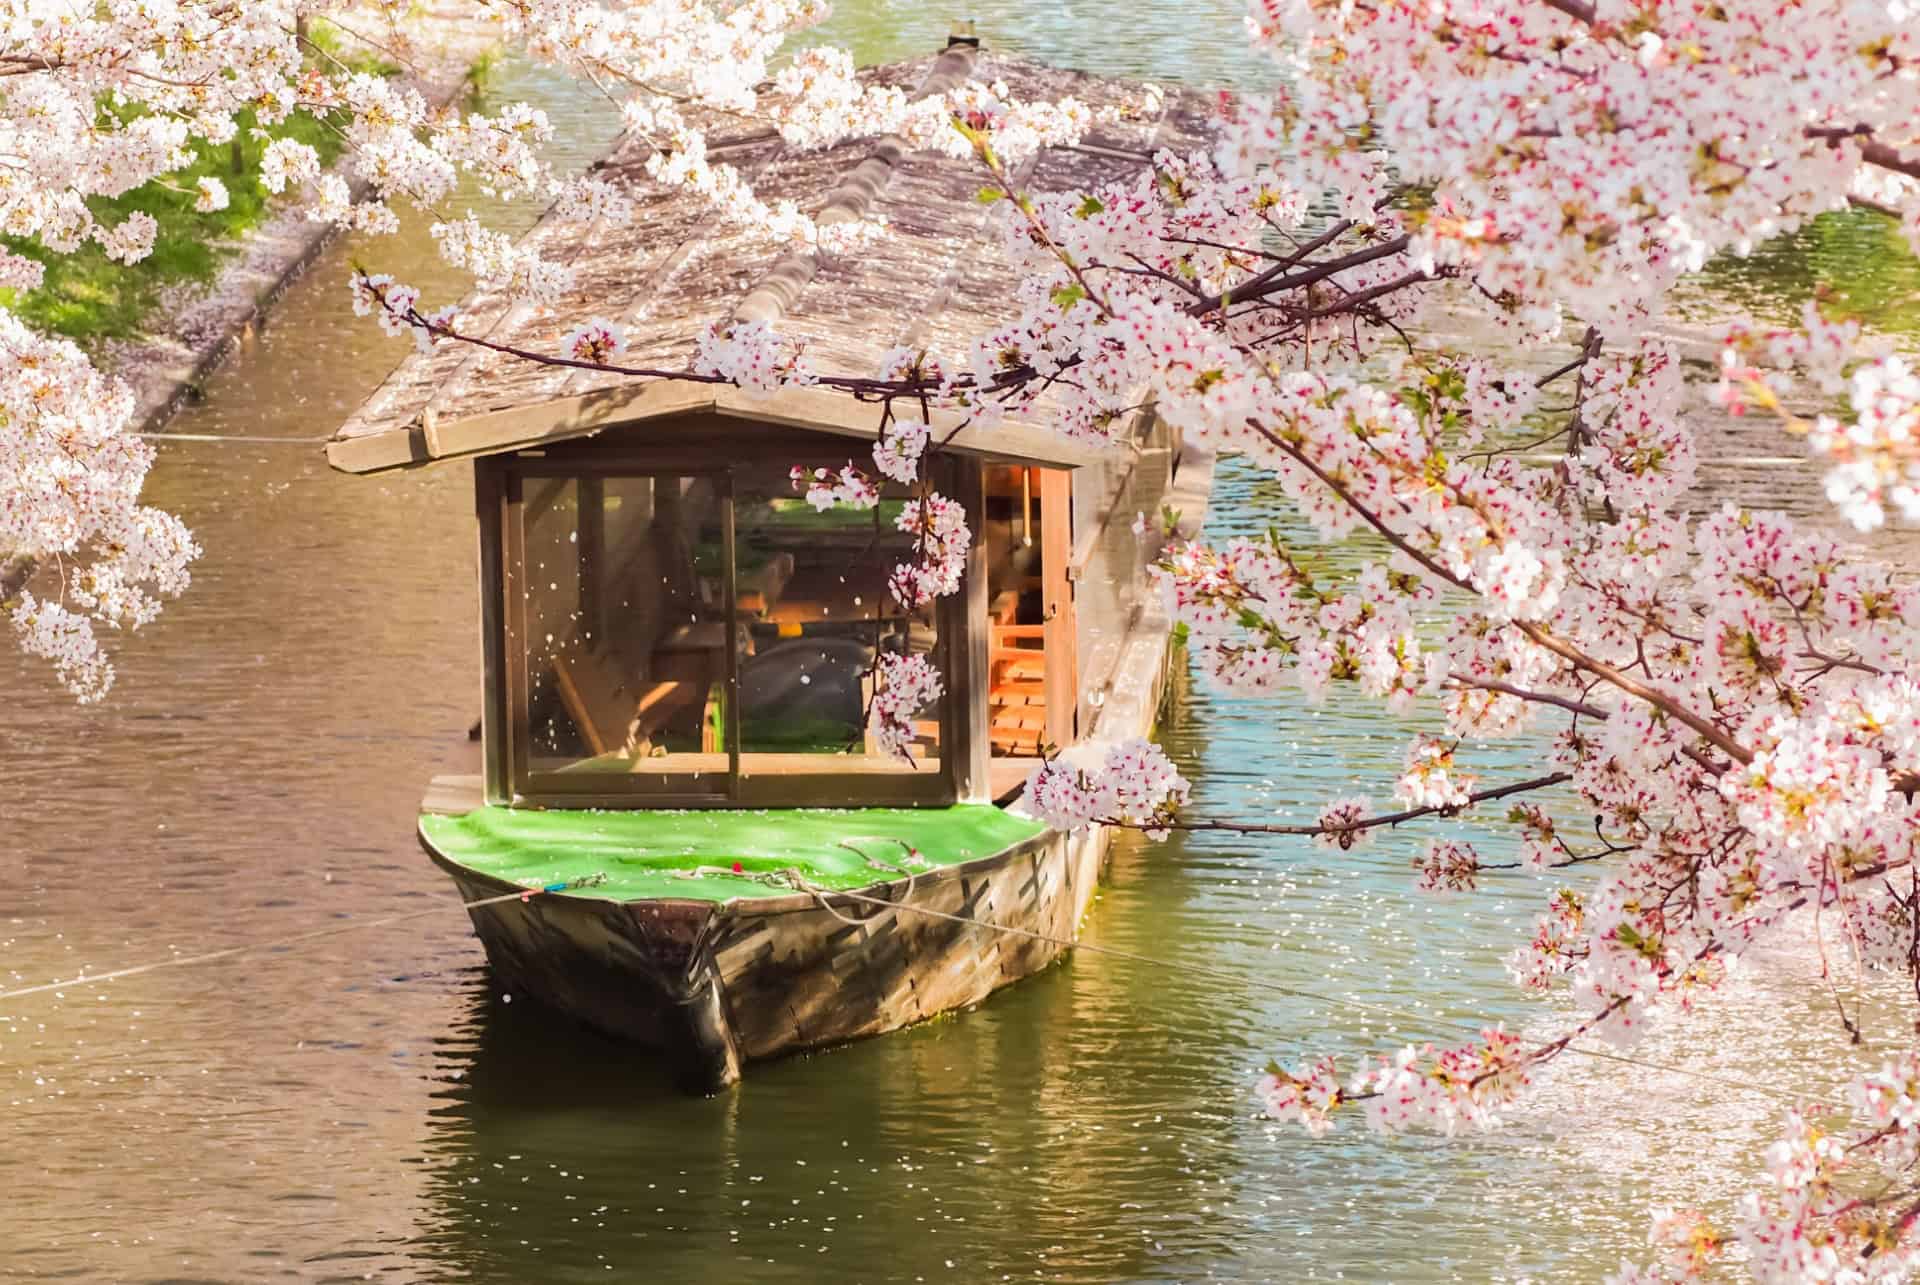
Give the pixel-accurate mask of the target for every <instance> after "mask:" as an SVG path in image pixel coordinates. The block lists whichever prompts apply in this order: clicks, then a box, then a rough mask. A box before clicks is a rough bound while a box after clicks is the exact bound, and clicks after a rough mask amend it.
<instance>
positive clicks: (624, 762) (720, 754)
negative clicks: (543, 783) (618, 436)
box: [521, 475, 732, 793]
mask: <svg viewBox="0 0 1920 1285" xmlns="http://www.w3.org/2000/svg"><path fill="white" fill-rule="evenodd" d="M521 497H522V529H523V531H524V532H525V537H524V539H525V553H524V565H525V595H524V597H525V602H524V611H525V626H524V637H525V640H526V680H527V681H526V720H527V721H526V726H527V732H528V738H527V739H528V757H527V770H528V771H529V773H532V774H536V775H537V774H543V773H606V772H617V773H626V774H628V775H634V776H644V777H654V778H661V777H672V778H677V779H675V780H673V781H670V782H663V783H664V784H671V785H672V786H674V787H676V788H681V789H686V790H689V791H691V792H694V793H709V792H711V793H724V792H725V790H726V786H727V771H728V767H729V759H728V755H727V752H726V708H727V690H728V679H729V675H730V672H731V671H730V668H729V660H730V657H729V637H730V634H731V628H732V627H731V623H730V621H729V620H728V613H727V609H726V600H725V582H726V527H725V522H726V510H725V486H724V479H723V478H720V477H716V476H677V475H657V476H646V477H605V478H600V477H585V478H573V477H533V478H528V479H526V480H525V482H524V483H523V486H522V490H521Z"/></svg>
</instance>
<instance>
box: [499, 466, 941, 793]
mask: <svg viewBox="0 0 1920 1285" xmlns="http://www.w3.org/2000/svg"><path fill="white" fill-rule="evenodd" d="M824 440H826V441H833V440H834V439H824ZM777 443H778V444H777V445H776V444H775V443H774V442H767V443H765V444H764V445H756V446H755V447H754V449H753V451H752V452H751V453H746V454H743V453H742V452H740V451H732V452H727V451H720V452H716V451H715V450H713V449H711V448H710V449H708V450H706V451H704V452H702V453H701V454H700V455H699V456H697V457H696V456H695V455H694V454H693V453H691V452H690V451H688V450H687V449H686V448H684V447H681V448H679V449H672V448H656V449H641V448H631V447H621V446H617V445H602V444H594V445H592V446H590V447H585V448H584V449H583V448H582V447H581V446H579V445H572V444H569V445H568V446H559V447H553V448H548V449H545V450H526V451H521V452H517V453H514V454H507V455H499V456H492V457H485V458H481V459H477V460H475V462H474V469H475V491H476V497H477V510H478V513H479V517H480V526H481V532H480V539H481V557H480V574H481V586H480V588H481V603H482V610H481V628H482V634H483V642H482V652H483V660H484V669H485V684H486V691H485V705H484V709H483V715H482V724H483V729H484V737H483V739H484V741H485V746H484V750H485V759H486V787H487V797H488V801H489V802H493V803H498V804H504V805H508V806H514V807H530V808H543V807H544V808H729V807H737V808H778V807H879V806H925V807H932V806H945V805H948V804H952V803H954V802H956V801H958V800H959V799H960V798H962V797H963V796H964V795H965V794H966V792H967V790H966V786H967V784H968V783H970V781H971V777H972V775H973V771H972V767H971V760H972V758H973V757H974V756H975V755H974V744H973V741H974V737H973V735H972V729H971V723H972V721H973V720H971V719H969V718H968V717H966V716H965V714H966V711H965V710H964V709H963V702H966V701H968V700H969V699H970V693H972V691H973V690H974V684H972V683H970V682H968V681H967V679H966V674H965V672H964V671H965V669H966V667H967V666H968V664H969V661H970V655H969V653H970V650H971V647H970V641H971V640H970V634H971V633H972V632H974V630H973V629H972V626H971V622H970V620H969V615H968V602H969V598H970V596H971V595H970V594H969V593H968V592H967V591H966V588H965V586H963V588H962V591H961V592H960V593H957V594H952V595H949V596H947V597H945V598H941V599H939V600H937V601H936V603H935V604H934V615H935V623H936V629H937V631H938V639H939V641H938V642H937V644H936V646H935V650H934V655H935V657H936V664H937V665H938V667H939V669H940V673H941V678H942V683H943V688H944V691H943V694H942V696H941V698H940V701H939V708H938V713H937V717H938V721H939V724H940V747H941V753H940V759H939V765H938V766H937V767H930V768H925V769H922V770H918V771H905V770H902V771H898V772H886V771H871V772H863V771H847V770H845V768H844V767H842V768H839V769H836V768H834V767H833V766H832V765H833V764H834V763H836V762H839V763H842V764H846V763H847V762H848V760H849V759H850V758H852V757H853V756H842V755H832V754H822V755H820V756H819V758H820V760H821V768H820V770H819V771H781V772H775V773H767V772H755V771H754V770H753V766H752V759H753V755H752V754H748V755H746V756H745V757H746V758H747V760H748V762H747V770H746V771H745V772H742V770H741V768H742V763H741V759H742V757H743V756H742V752H741V736H740V727H741V710H740V703H739V699H738V696H739V681H740V675H739V670H740V665H739V654H738V649H737V647H734V646H729V647H728V648H727V660H726V673H725V677H724V682H723V684H722V686H723V696H722V717H723V720H724V724H725V728H726V747H727V748H726V754H727V768H726V771H725V773H724V781H723V783H722V784H721V785H720V786H719V788H688V787H689V786H690V785H691V784H692V782H693V781H694V780H695V779H696V777H695V775H694V774H693V773H671V774H669V773H646V772H640V773H627V772H623V773H553V772H544V773H536V772H534V771H532V770H531V767H530V761H531V747H532V729H531V727H530V726H529V720H528V694H529V689H530V677H531V676H530V665H529V656H528V649H527V647H526V646H525V645H524V639H525V638H526V636H527V625H526V607H527V601H526V598H527V596H526V593H525V592H524V588H523V586H524V585H526V584H527V583H528V581H527V573H526V561H525V559H526V529H525V520H526V491H527V485H526V484H527V483H528V481H530V480H533V479H540V478H570V479H574V480H575V481H576V482H579V483H581V484H586V483H589V482H594V481H598V482H601V483H603V484H604V483H605V482H606V481H609V480H612V479H617V478H635V477H663V476H665V477H705V478H711V479H713V480H714V484H715V487H716V490H717V492H718V498H719V501H720V514H719V517H720V528H721V543H722V551H723V555H724V559H725V569H724V574H723V581H722V598H723V600H724V602H725V608H726V609H725V619H724V627H725V629H726V633H727V637H728V638H730V639H732V638H737V637H738V636H739V629H740V627H741V624H742V618H741V615H740V610H739V594H738V591H737V584H738V547H737V542H736V538H735V494H734V491H735V488H734V478H735V477H736V475H738V474H740V473H742V472H744V471H746V470H748V469H749V468H752V467H754V464H755V463H756V457H757V461H764V460H765V459H766V458H768V451H770V450H779V451H781V452H783V453H782V454H781V455H778V456H774V458H781V459H784V458H786V456H787V455H788V454H790V455H792V456H793V457H794V458H796V459H800V458H806V457H811V456H814V455H823V454H824V452H823V449H822V439H819V438H817V437H816V436H815V435H804V436H800V437H794V436H792V435H791V434H789V433H782V434H778V435H777ZM834 444H835V445H836V446H838V442H837V441H836V442H835V443H834ZM716 454H720V455H722V456H724V455H727V454H732V456H733V458H734V461H735V462H733V463H728V464H720V465H716V464H714V462H713V461H714V458H715V455H716ZM928 463H929V465H930V466H931V467H930V469H929V481H930V482H931V483H932V485H933V486H934V487H935V489H937V490H939V491H941V492H942V493H943V494H946V495H949V496H952V497H953V498H955V499H956V500H958V501H960V502H961V503H962V504H963V505H965V506H966V508H967V511H968V514H969V521H970V522H972V521H974V520H976V518H975V512H976V509H977V502H971V501H970V497H969V488H968V487H967V486H966V485H965V484H966V482H967V479H968V477H969V476H977V473H978V464H977V462H976V461H972V460H965V459H962V460H958V461H955V460H948V459H936V460H930V461H928ZM956 486H957V487H958V490H957V491H956V489H955V488H956ZM580 543H581V551H582V556H583V557H585V556H588V555H589V554H590V550H589V548H588V544H589V541H588V540H587V539H586V538H585V537H583V538H582V539H581V541H580ZM968 575H969V576H970V577H971V576H972V575H973V567H972V564H971V563H970V564H969V569H968ZM582 583H583V585H584V583H585V581H584V580H583V582H582ZM861 757H865V756H861ZM703 775H705V774H703Z"/></svg>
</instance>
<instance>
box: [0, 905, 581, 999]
mask: <svg viewBox="0 0 1920 1285" xmlns="http://www.w3.org/2000/svg"><path fill="white" fill-rule="evenodd" d="M606 879H607V877H606V876H605V875H604V874H596V875H587V876H584V877H583V878H580V879H575V880H572V881H571V882H568V883H550V884H546V885H545V886H543V887H539V888H524V889H522V890H521V891H519V892H505V893H501V894H500V895H499V896H498V897H484V898H482V899H481V900H479V901H468V902H463V903H462V905H463V906H464V907H465V908H466V909H468V910H473V909H476V908H477V907H480V906H497V905H499V904H500V903H501V902H503V901H531V900H532V899H533V898H535V897H537V896H539V895H541V894H542V893H548V892H566V891H568V890H570V889H573V888H587V887H591V886H593V885H595V884H600V883H605V882H606ZM446 912H447V907H446V904H445V903H441V904H438V905H435V906H434V907H432V908H431V909H428V910H410V911H408V912H407V913H406V914H404V915H387V916H385V917H383V918H380V919H355V920H351V921H349V922H347V923H344V924H333V925H332V926H330V927H327V928H316V929H314V930H312V931H311V932H304V933H295V934H293V935H292V936H291V937H280V938H277V939H275V940H273V941H254V942H248V943H246V944H245V945H243V946H228V947H226V948H225V949H223V950H209V951H206V952H204V953H202V954H198V955H175V956H172V957H171V958H168V959H162V960H156V961H155V962H153V963H151V964H136V965H134V966H133V967H131V968H116V969H114V970H113V971H112V972H110V973H86V974H83V975H82V976H79V977H69V978H67V979H65V980H64V981H58V982H42V983H40V984H39V985H37V986H22V987H20V988H19V989H18V990H10V991H0V1000H8V999H19V998H21V997H22V996H25V995H42V994H45V993H46V992H48V991H58V990H66V989H67V988H69V987H72V986H89V985H92V984H94V983H95V982H111V981H116V980H118V979H120V978H122V977H137V976H139V975H140V974H141V973H152V972H157V971H158V970H160V969H162V968H185V967H186V966H187V965H189V964H210V963H212V962H213V961H215V960H219V959H232V958H233V957H234V956H235V955H245V954H250V953H252V952H254V951H260V950H279V949H281V948H283V947H287V946H294V945H298V944H299V943H301V942H308V941H317V940H319V939H320V938H322V937H337V936H339V935H340V934H341V933H349V932H353V931H355V930H357V929H361V928H383V927H385V926H386V925H388V924H401V923H405V922H406V921H407V920H409V919H424V918H426V917H427V916H428V915H443V914H445V913H446Z"/></svg>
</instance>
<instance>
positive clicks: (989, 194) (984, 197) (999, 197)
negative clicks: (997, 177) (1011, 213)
mask: <svg viewBox="0 0 1920 1285" xmlns="http://www.w3.org/2000/svg"><path fill="white" fill-rule="evenodd" d="M973 199H974V200H976V201H978V202H980V204H982V205H992V204H993V203H994V202H995V201H1004V200H1006V199H1007V194H1006V193H1005V192H1004V191H1002V190H1001V189H999V188H997V187H983V188H981V189H980V190H979V191H978V192H976V193H974V196H973Z"/></svg>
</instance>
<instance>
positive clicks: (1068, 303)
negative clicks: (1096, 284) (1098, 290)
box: [1048, 281, 1087, 312]
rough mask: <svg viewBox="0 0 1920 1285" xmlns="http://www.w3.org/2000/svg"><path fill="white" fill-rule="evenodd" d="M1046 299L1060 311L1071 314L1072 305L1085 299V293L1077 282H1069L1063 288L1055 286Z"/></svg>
mask: <svg viewBox="0 0 1920 1285" xmlns="http://www.w3.org/2000/svg"><path fill="white" fill-rule="evenodd" d="M1048 297H1049V298H1050V299H1052V300H1053V302H1054V305H1055V306H1056V307H1058V308H1059V309H1060V311H1062V312H1071V311H1072V310H1073V305H1074V304H1076V303H1079V302H1080V301H1081V300H1082V299H1084V298H1086V297H1087V292H1086V290H1085V289H1084V288H1083V287H1082V286H1081V285H1080V283H1079V282H1078V281H1069V282H1068V283H1067V284H1065V285H1063V286H1055V287H1054V288H1053V293H1052V294H1051V295H1049V296H1048Z"/></svg>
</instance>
